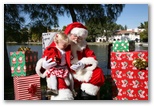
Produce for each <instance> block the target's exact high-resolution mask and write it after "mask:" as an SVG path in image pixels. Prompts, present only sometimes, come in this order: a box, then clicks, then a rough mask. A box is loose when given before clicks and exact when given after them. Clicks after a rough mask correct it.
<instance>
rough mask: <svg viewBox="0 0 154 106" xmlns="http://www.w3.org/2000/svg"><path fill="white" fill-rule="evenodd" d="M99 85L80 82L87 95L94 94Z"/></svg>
mask: <svg viewBox="0 0 154 106" xmlns="http://www.w3.org/2000/svg"><path fill="white" fill-rule="evenodd" d="M99 89H100V87H98V86H96V85H93V84H90V83H82V84H81V90H82V91H85V92H86V93H87V94H89V95H93V96H96V95H97V93H98V91H99Z"/></svg>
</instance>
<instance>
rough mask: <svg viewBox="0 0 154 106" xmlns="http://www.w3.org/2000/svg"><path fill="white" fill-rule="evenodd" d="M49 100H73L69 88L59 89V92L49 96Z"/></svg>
mask: <svg viewBox="0 0 154 106" xmlns="http://www.w3.org/2000/svg"><path fill="white" fill-rule="evenodd" d="M51 100H74V98H73V94H72V92H71V91H70V90H69V89H59V94H58V95H57V96H51Z"/></svg>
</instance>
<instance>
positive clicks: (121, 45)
mask: <svg viewBox="0 0 154 106" xmlns="http://www.w3.org/2000/svg"><path fill="white" fill-rule="evenodd" d="M112 51H113V52H130V51H135V41H131V40H125V41H114V42H113V45H112Z"/></svg>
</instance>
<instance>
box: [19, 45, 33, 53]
mask: <svg viewBox="0 0 154 106" xmlns="http://www.w3.org/2000/svg"><path fill="white" fill-rule="evenodd" d="M30 49H31V48H29V47H24V46H22V47H19V48H18V51H25V52H26V51H30Z"/></svg>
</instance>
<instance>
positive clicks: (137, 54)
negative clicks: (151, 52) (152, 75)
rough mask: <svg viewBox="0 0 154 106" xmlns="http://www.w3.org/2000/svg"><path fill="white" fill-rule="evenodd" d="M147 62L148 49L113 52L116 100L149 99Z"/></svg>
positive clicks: (112, 71) (112, 68)
mask: <svg viewBox="0 0 154 106" xmlns="http://www.w3.org/2000/svg"><path fill="white" fill-rule="evenodd" d="M147 64H148V51H133V52H111V76H112V78H113V80H114V83H115V86H116V89H117V90H118V94H117V95H116V96H115V95H114V96H115V97H114V98H113V99H114V100H148V65H147ZM113 88H114V89H113V91H115V87H113ZM113 93H114V92H113Z"/></svg>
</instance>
